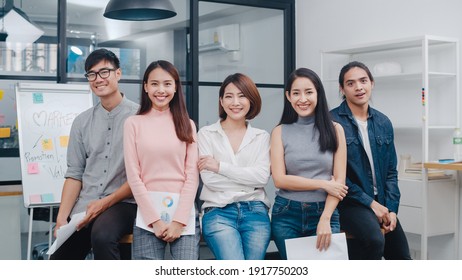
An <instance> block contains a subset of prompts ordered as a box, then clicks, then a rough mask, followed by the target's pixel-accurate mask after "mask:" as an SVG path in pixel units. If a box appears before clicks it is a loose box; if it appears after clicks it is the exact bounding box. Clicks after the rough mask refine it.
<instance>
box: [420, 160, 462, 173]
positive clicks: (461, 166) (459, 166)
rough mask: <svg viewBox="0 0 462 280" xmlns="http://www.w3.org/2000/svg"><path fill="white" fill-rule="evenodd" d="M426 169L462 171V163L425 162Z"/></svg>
mask: <svg viewBox="0 0 462 280" xmlns="http://www.w3.org/2000/svg"><path fill="white" fill-rule="evenodd" d="M424 167H425V168H433V169H445V170H457V171H462V162H457V163H438V162H425V163H424Z"/></svg>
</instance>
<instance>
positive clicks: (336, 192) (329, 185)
mask: <svg viewBox="0 0 462 280" xmlns="http://www.w3.org/2000/svg"><path fill="white" fill-rule="evenodd" d="M323 189H324V190H325V191H326V192H327V193H328V194H330V195H331V196H333V197H335V198H337V199H340V200H343V198H344V197H345V196H346V195H347V193H348V187H347V186H346V185H344V184H342V183H339V182H337V181H335V180H334V178H333V177H332V179H331V180H330V181H326V184H325V185H324V187H323Z"/></svg>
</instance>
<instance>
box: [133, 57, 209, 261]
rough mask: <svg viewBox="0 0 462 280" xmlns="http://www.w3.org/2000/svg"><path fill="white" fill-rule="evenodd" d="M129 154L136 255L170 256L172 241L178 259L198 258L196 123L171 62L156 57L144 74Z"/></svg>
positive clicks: (160, 257)
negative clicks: (133, 200) (195, 201)
mask: <svg viewBox="0 0 462 280" xmlns="http://www.w3.org/2000/svg"><path fill="white" fill-rule="evenodd" d="M124 156H125V168H126V170H127V178H128V184H129V185H130V188H131V190H132V192H133V196H134V197H135V199H136V202H137V204H138V214H137V221H136V225H135V227H134V229H133V256H132V257H133V258H134V259H164V253H165V247H166V245H167V243H169V244H170V253H171V255H172V258H173V259H198V258H199V240H200V229H199V222H198V220H197V214H196V211H195V208H194V198H195V196H196V191H197V186H198V181H199V175H198V169H197V161H198V149H197V142H196V127H195V125H194V122H193V121H191V120H190V119H189V116H188V112H187V110H186V106H185V101H184V97H183V90H182V88H181V82H180V77H179V74H178V71H177V70H176V68H175V67H174V66H173V65H172V64H171V63H170V62H167V61H164V60H159V61H155V62H153V63H151V64H150V65H149V66H148V68H147V69H146V72H145V73H144V77H143V88H142V91H141V106H140V110H139V112H138V113H137V115H135V116H132V117H129V118H128V119H127V120H126V122H125V127H124Z"/></svg>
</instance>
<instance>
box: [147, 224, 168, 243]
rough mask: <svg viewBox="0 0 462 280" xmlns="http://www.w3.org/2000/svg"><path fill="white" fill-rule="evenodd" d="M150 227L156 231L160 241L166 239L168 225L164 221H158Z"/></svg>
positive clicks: (155, 233)
mask: <svg viewBox="0 0 462 280" xmlns="http://www.w3.org/2000/svg"><path fill="white" fill-rule="evenodd" d="M149 226H150V227H152V229H153V230H154V235H155V236H156V237H157V238H159V239H163V238H164V235H165V232H166V231H167V224H166V223H165V222H164V221H162V220H157V221H155V222H154V223H152V224H150V225H149Z"/></svg>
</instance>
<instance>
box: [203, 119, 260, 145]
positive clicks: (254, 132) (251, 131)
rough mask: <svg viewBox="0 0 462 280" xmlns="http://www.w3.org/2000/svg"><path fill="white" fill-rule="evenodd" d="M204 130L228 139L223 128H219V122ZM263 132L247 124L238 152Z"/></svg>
mask: <svg viewBox="0 0 462 280" xmlns="http://www.w3.org/2000/svg"><path fill="white" fill-rule="evenodd" d="M205 129H206V130H208V131H210V132H216V133H219V134H220V135H221V136H222V137H226V138H227V137H228V136H226V133H225V131H224V130H223V127H222V126H221V120H218V121H217V122H216V123H214V124H212V125H210V126H207V127H206V128H205ZM264 132H265V131H264V130H261V129H257V128H254V127H252V126H251V125H250V123H249V122H247V130H246V132H245V135H244V139H242V143H241V145H240V147H239V151H240V150H242V149H243V148H244V147H245V146H247V145H248V144H249V143H251V142H252V140H253V139H255V137H257V136H258V135H259V134H262V133H264Z"/></svg>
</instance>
